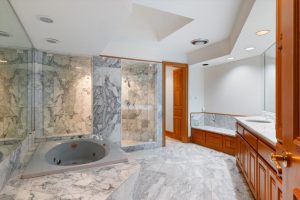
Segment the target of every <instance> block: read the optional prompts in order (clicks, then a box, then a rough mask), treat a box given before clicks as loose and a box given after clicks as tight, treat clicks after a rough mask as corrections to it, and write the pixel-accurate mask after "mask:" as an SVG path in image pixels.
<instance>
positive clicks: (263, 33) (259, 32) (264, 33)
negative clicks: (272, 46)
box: [256, 30, 270, 36]
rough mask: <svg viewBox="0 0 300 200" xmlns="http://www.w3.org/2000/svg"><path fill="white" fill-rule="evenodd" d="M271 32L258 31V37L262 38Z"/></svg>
mask: <svg viewBox="0 0 300 200" xmlns="http://www.w3.org/2000/svg"><path fill="white" fill-rule="evenodd" d="M269 32H270V30H261V31H257V32H256V35H258V36H262V35H266V34H268V33H269Z"/></svg>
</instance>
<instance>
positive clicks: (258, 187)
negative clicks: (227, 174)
mask: <svg viewBox="0 0 300 200" xmlns="http://www.w3.org/2000/svg"><path fill="white" fill-rule="evenodd" d="M238 126H240V125H238ZM242 135H243V136H246V138H244V137H243V136H242ZM242 135H241V128H240V130H239V131H238V134H237V136H236V160H237V165H238V166H239V168H240V169H241V171H242V173H243V175H244V176H245V178H246V180H247V183H248V185H249V188H250V190H251V192H252V194H253V196H254V198H255V199H257V200H281V199H282V182H281V179H280V178H279V177H278V176H277V174H276V172H275V170H274V169H273V167H272V166H271V165H270V161H269V160H268V161H266V160H264V159H267V158H268V157H267V154H268V153H270V152H272V149H271V148H270V147H268V148H267V145H266V144H264V143H263V142H262V141H260V140H259V138H257V137H256V136H255V135H254V134H252V133H251V132H249V131H247V130H246V129H243V131H242ZM255 148H256V149H255ZM268 156H269V155H268Z"/></svg>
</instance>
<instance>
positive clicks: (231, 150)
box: [191, 128, 236, 155]
mask: <svg viewBox="0 0 300 200" xmlns="http://www.w3.org/2000/svg"><path fill="white" fill-rule="evenodd" d="M191 132H192V135H191V142H192V143H195V144H199V145H201V146H205V147H208V148H211V149H215V150H217V151H221V152H224V153H227V154H230V155H235V153H236V139H235V136H229V135H224V134H222V133H216V132H212V131H207V130H201V129H196V128H192V131H191Z"/></svg>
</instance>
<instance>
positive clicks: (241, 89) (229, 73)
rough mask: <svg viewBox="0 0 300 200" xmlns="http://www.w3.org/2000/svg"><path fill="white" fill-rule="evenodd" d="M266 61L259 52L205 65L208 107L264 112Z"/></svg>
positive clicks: (229, 111)
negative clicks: (234, 59)
mask: <svg viewBox="0 0 300 200" xmlns="http://www.w3.org/2000/svg"><path fill="white" fill-rule="evenodd" d="M263 65H264V63H263V56H256V57H253V58H248V59H244V60H239V61H235V62H231V63H227V64H223V65H218V66H212V67H208V68H205V69H204V106H205V111H206V112H216V113H227V114H241V115H257V114H261V112H262V111H263V109H264V67H263ZM195 89H196V88H194V90H195ZM194 90H193V91H194ZM193 91H191V92H193ZM199 102H201V101H199Z"/></svg>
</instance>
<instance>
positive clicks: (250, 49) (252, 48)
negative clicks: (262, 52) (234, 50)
mask: <svg viewBox="0 0 300 200" xmlns="http://www.w3.org/2000/svg"><path fill="white" fill-rule="evenodd" d="M254 49H255V47H247V48H246V49H245V50H246V51H252V50H254Z"/></svg>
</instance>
